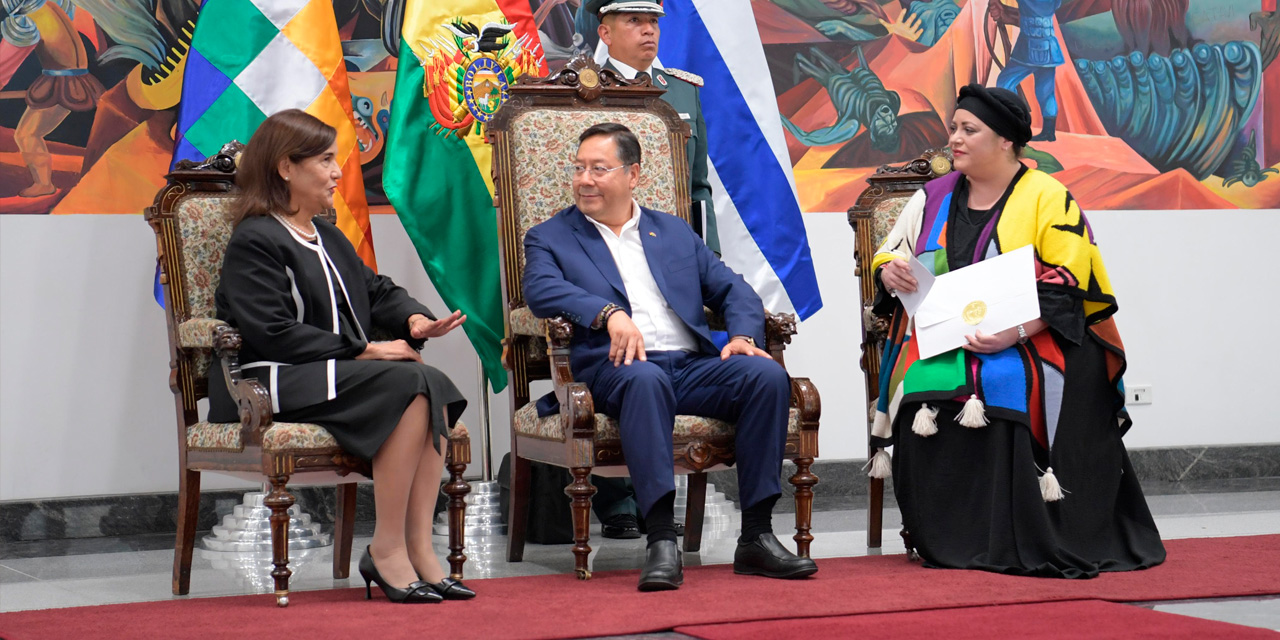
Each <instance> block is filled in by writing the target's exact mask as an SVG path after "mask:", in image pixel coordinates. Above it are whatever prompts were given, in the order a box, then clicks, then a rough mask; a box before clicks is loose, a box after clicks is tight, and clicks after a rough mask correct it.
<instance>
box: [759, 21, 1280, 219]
mask: <svg viewBox="0 0 1280 640" xmlns="http://www.w3.org/2000/svg"><path fill="white" fill-rule="evenodd" d="M870 5H874V6H870ZM752 6H753V8H754V9H755V12H756V20H757V23H758V24H759V27H760V30H761V35H762V38H763V40H764V43H765V51H766V54H767V56H768V58H769V64H770V72H771V73H772V77H773V80H774V86H775V89H776V90H777V92H778V106H779V111H780V112H781V113H782V115H783V118H784V122H785V123H786V129H787V135H788V144H789V149H790V151H791V158H792V161H793V165H794V169H795V172H796V183H797V185H798V189H799V191H800V196H801V204H802V206H803V208H804V209H805V210H806V211H839V210H841V209H843V208H845V207H846V206H848V203H851V202H852V201H853V199H854V198H856V196H857V194H858V193H860V192H861V190H862V189H863V188H864V185H865V182H864V179H865V177H866V176H867V175H869V174H870V173H872V172H873V171H874V170H875V168H876V167H877V166H878V165H879V164H882V163H884V162H901V161H905V160H908V159H910V157H911V155H912V153H911V152H912V151H918V150H920V149H922V148H924V147H926V146H942V145H945V137H946V134H945V129H944V126H945V123H946V121H947V119H949V118H950V117H951V112H952V111H953V110H954V108H955V104H954V99H955V98H954V96H955V93H956V90H957V89H958V87H960V86H963V85H964V84H967V83H969V82H980V83H983V84H986V85H987V86H1002V87H1005V88H1008V89H1012V90H1016V91H1019V92H1021V93H1022V95H1023V96H1024V97H1025V98H1026V99H1027V102H1028V103H1029V104H1030V105H1031V107H1032V111H1033V119H1034V125H1033V131H1034V132H1035V137H1034V138H1033V141H1032V142H1031V144H1030V146H1029V147H1028V149H1027V154H1026V159H1027V162H1028V163H1029V164H1032V165H1035V166H1039V167H1040V168H1041V169H1044V170H1046V171H1051V172H1054V173H1055V174H1056V175H1057V176H1058V177H1059V179H1061V180H1062V181H1063V182H1064V183H1066V184H1067V186H1068V187H1069V188H1071V189H1072V192H1073V194H1074V195H1075V196H1076V197H1077V199H1079V200H1080V201H1081V203H1082V205H1083V206H1085V207H1086V208H1092V209H1180V208H1195V209H1202V208H1209V209H1215V208H1237V207H1244V208H1274V207H1277V206H1280V181H1278V180H1276V179H1274V175H1275V174H1277V173H1280V66H1278V67H1276V68H1272V66H1271V62H1272V61H1273V60H1274V58H1275V56H1276V52H1277V49H1280V20H1278V19H1277V17H1276V16H1277V12H1276V7H1275V1H1274V0H962V1H961V2H959V4H956V3H953V2H951V1H950V0H933V2H930V3H924V2H920V1H919V0H917V1H915V2H911V3H909V4H908V3H907V2H906V1H905V0H892V1H890V2H879V1H876V0H871V1H870V2H863V1H858V2H854V1H853V0H843V1H838V2H829V1H827V0H754V1H753V2H752ZM904 7H905V11H904ZM900 14H905V15H900ZM885 15H898V16H899V17H898V18H896V19H894V20H886V19H884V16H885ZM835 23H840V24H839V25H837V24H835ZM819 53H820V54H821V55H819ZM815 61H819V62H817V63H816V64H815ZM828 61H834V65H833V64H831V63H830V62H828ZM815 66H816V67H818V68H819V69H820V73H814V72H812V71H810V70H811V69H812V68H814V67H815ZM854 77H859V78H863V77H874V78H875V79H876V82H877V86H878V89H877V90H879V91H883V92H884V93H886V94H890V95H896V96H898V97H899V99H900V102H901V104H900V107H899V108H897V109H896V113H895V116H896V119H897V121H898V126H899V128H900V129H901V130H902V138H903V144H902V145H901V149H900V150H893V151H889V150H888V149H887V148H885V147H882V146H877V145H874V144H873V145H869V146H865V147H864V148H860V149H854V148H853V147H854V146H855V144H854V143H856V142H857V141H858V140H859V139H860V137H863V136H868V135H871V136H874V134H875V133H876V124H877V123H876V122H875V121H871V120H867V119H865V117H864V118H863V119H859V118H858V116H857V115H855V114H856V110H855V109H853V108H852V107H853V105H855V104H857V103H858V102H859V101H866V100H867V99H868V97H867V96H859V98H858V100H853V99H851V98H850V95H858V90H863V91H865V89H863V88H862V86H859V87H858V89H854V90H849V89H846V88H845V87H846V86H850V87H852V86H853V84H852V83H838V82H832V80H831V79H832V78H850V79H852V78H854ZM863 86H865V85H863ZM908 123H914V124H912V125H908ZM934 128H937V129H938V130H939V131H938V132H937V133H936V134H935V133H934V132H933V131H932V129H934ZM850 129H853V131H850ZM909 131H911V132H916V133H917V140H914V141H912V142H911V143H908V142H907V141H906V139H907V135H908V132H909ZM939 135H940V136H941V140H942V142H941V144H933V145H928V144H925V145H921V144H920V141H925V142H937V141H938V140H939V137H938V136H939ZM873 139H874V138H873ZM876 152H887V153H876ZM886 155H888V156H892V157H886Z"/></svg>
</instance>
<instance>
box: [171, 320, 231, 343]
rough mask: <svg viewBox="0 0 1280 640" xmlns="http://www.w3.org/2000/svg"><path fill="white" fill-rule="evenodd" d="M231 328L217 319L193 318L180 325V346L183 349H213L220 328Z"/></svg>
mask: <svg viewBox="0 0 1280 640" xmlns="http://www.w3.org/2000/svg"><path fill="white" fill-rule="evenodd" d="M226 326H230V325H228V324H227V323H225V322H223V321H221V320H218V319H216V318H191V319H189V320H185V321H183V322H182V323H181V324H179V325H178V346H180V347H182V348H183V349H212V348H213V341H214V340H215V339H216V338H217V330H218V327H226Z"/></svg>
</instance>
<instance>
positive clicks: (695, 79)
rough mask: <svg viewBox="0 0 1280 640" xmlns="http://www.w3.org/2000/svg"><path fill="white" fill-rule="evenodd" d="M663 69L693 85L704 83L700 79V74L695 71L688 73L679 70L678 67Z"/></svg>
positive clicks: (697, 85)
mask: <svg viewBox="0 0 1280 640" xmlns="http://www.w3.org/2000/svg"><path fill="white" fill-rule="evenodd" d="M663 71H664V72H666V74H667V75H669V76H675V77H677V78H680V79H681V80H684V81H685V82H688V83H689V84H691V85H693V86H695V87H701V86H702V85H704V84H706V83H705V82H704V81H703V80H702V76H700V75H698V74H696V73H689V72H688V71H681V70H680V69H671V68H665V69H663Z"/></svg>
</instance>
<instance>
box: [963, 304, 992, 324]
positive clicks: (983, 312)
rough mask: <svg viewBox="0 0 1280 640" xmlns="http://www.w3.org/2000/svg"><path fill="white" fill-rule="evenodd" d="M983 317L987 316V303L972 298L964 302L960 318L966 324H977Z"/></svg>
mask: <svg viewBox="0 0 1280 640" xmlns="http://www.w3.org/2000/svg"><path fill="white" fill-rule="evenodd" d="M985 317H987V303H985V302H983V301H981V300H974V301H973V302H970V303H969V304H966V305H965V306H964V312H963V313H961V314H960V318H961V319H963V320H964V323H965V324H967V325H977V324H978V323H979V322H982V319H983V318H985Z"/></svg>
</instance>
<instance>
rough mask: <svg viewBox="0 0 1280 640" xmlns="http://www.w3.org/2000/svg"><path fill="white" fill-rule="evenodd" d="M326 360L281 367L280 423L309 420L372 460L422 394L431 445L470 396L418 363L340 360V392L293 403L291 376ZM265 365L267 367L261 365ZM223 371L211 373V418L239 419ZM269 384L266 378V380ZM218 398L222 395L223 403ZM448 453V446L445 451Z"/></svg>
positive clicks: (337, 375) (437, 444)
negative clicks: (224, 384)
mask: <svg viewBox="0 0 1280 640" xmlns="http://www.w3.org/2000/svg"><path fill="white" fill-rule="evenodd" d="M317 365H318V366H321V367H323V366H324V363H309V364H306V365H299V366H297V367H280V368H279V375H280V380H279V381H278V383H277V384H278V387H279V388H280V390H281V392H282V393H280V398H279V399H278V400H277V401H278V402H280V405H281V406H280V409H281V410H280V412H279V413H277V414H275V421H277V422H310V423H312V424H318V425H320V426H322V427H324V428H325V430H326V431H328V432H329V433H331V434H333V437H334V439H336V440H337V441H338V444H339V445H341V446H342V448H343V449H344V450H346V451H347V452H348V453H350V454H352V455H356V456H359V457H361V458H363V459H365V460H372V459H373V457H374V455H376V454H377V453H378V449H380V448H381V447H382V443H383V442H386V440H387V438H388V437H390V436H391V432H392V431H394V430H395V428H396V425H397V424H399V423H400V418H401V416H403V415H404V410H405V409H407V408H408V407H409V403H411V402H413V400H414V398H416V397H418V396H425V397H426V399H427V403H428V405H429V408H430V412H431V414H430V415H431V433H432V440H431V441H432V444H433V445H434V446H435V447H436V449H437V450H440V437H441V436H443V437H445V438H446V439H447V438H448V435H449V431H450V430H451V429H453V426H454V425H455V424H457V422H458V418H460V417H461V416H462V411H463V410H464V409H466V407H467V401H466V399H465V398H463V396H462V392H460V391H458V388H457V387H456V386H454V384H453V382H452V381H450V380H449V378H448V377H447V376H445V375H444V373H442V372H440V370H439V369H436V368H435V367H432V366H430V365H425V364H421V363H418V362H398V361H387V360H338V361H336V362H335V363H334V365H335V367H334V369H335V382H336V391H337V393H336V396H335V397H334V399H333V400H325V401H323V402H319V403H315V404H310V405H307V406H302V407H295V406H290V404H291V403H290V399H291V398H293V397H297V395H296V394H290V393H288V387H289V386H291V385H290V380H289V378H292V377H295V375H294V374H303V373H304V371H303V370H304V369H306V368H310V367H314V366H317ZM257 370H262V369H257ZM220 378H221V376H210V385H209V386H210V389H209V391H210V396H211V398H210V399H211V402H210V410H209V420H210V421H211V422H236V421H238V420H239V419H240V418H239V416H238V415H236V413H235V408H234V407H235V405H234V403H232V402H231V401H230V397H229V396H228V397H226V398H219V397H217V396H221V395H223V394H226V391H225V389H223V388H222V385H221V384H217V383H219V382H221V380H220ZM261 382H262V383H263V384H264V385H266V384H269V382H268V381H267V380H261ZM218 400H222V401H221V402H219V401H218ZM442 452H443V451H442Z"/></svg>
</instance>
